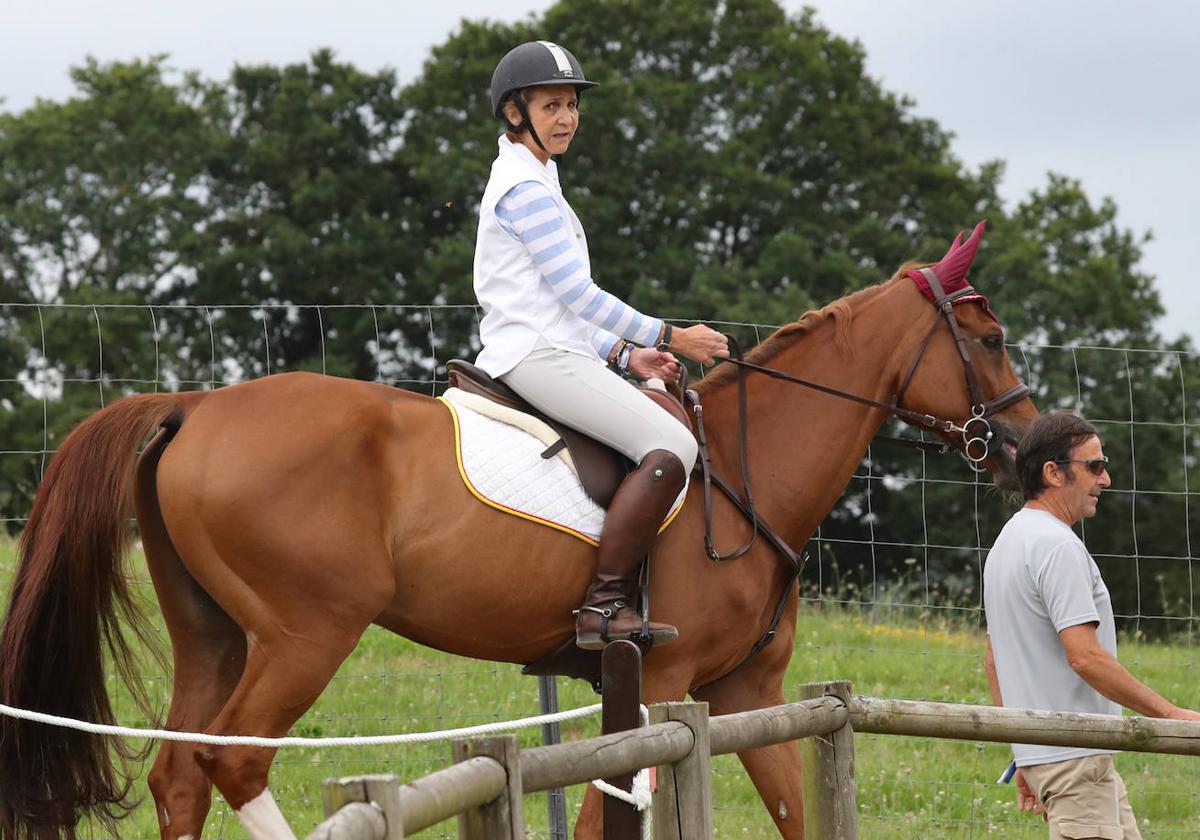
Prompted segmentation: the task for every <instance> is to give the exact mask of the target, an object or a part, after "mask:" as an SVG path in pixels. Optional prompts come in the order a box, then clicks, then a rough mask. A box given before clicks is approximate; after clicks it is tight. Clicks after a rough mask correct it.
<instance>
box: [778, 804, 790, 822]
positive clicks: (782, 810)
mask: <svg viewBox="0 0 1200 840" xmlns="http://www.w3.org/2000/svg"><path fill="white" fill-rule="evenodd" d="M787 818H788V809H787V803H786V802H784V801H783V800H782V799H780V800H779V821H780V822H783V821H784V820H786V819H787Z"/></svg>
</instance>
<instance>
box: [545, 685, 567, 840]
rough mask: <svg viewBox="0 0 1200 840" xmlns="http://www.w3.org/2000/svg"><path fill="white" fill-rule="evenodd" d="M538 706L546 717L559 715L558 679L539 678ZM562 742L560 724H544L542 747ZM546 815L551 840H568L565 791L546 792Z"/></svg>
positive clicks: (552, 790)
mask: <svg viewBox="0 0 1200 840" xmlns="http://www.w3.org/2000/svg"><path fill="white" fill-rule="evenodd" d="M538 705H539V706H540V708H541V710H542V714H544V715H554V714H558V682H557V677H546V676H543V677H538ZM561 741H562V736H561V731H560V730H559V726H558V723H557V722H555V723H543V724H542V745H543V746H547V747H548V746H551V745H552V744H558V743H560V742H561ZM546 814H547V817H548V818H549V823H548V825H549V830H550V840H568V838H567V797H566V794H565V793H564V792H563V789H562V788H560V787H558V788H551V789H550V790H548V791H546Z"/></svg>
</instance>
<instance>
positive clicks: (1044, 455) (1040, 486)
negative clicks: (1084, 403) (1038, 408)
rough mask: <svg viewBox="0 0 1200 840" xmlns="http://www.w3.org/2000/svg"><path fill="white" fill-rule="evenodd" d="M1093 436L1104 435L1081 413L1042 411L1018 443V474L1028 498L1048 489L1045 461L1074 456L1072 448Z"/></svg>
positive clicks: (1027, 499) (1033, 497)
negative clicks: (1081, 415)
mask: <svg viewBox="0 0 1200 840" xmlns="http://www.w3.org/2000/svg"><path fill="white" fill-rule="evenodd" d="M1092 437H1100V433H1099V432H1097V431H1096V427H1095V426H1093V425H1092V424H1091V423H1089V422H1088V421H1086V420H1084V419H1083V418H1082V417H1080V416H1079V415H1078V414H1072V413H1071V412H1069V411H1048V412H1046V413H1045V414H1039V415H1038V417H1037V419H1036V420H1034V421H1033V423H1031V424H1030V426H1029V428H1028V429H1026V430H1025V434H1024V435H1022V436H1021V443H1020V444H1019V445H1018V446H1017V476H1018V477H1019V478H1020V479H1021V492H1022V493H1023V494H1024V496H1025V500H1026V501H1029V500H1030V499H1036V498H1037V497H1038V495H1039V494H1040V493H1041V492H1042V491H1043V490H1045V489H1046V479H1045V478H1044V477H1043V476H1042V465H1043V464H1045V463H1046V462H1047V461H1065V460H1066V459H1068V458H1070V457H1071V450H1072V449H1074V448H1075V447H1076V446H1079V444H1081V443H1083V442H1084V441H1086V440H1087V439H1088V438H1092Z"/></svg>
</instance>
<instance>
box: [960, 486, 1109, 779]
mask: <svg viewBox="0 0 1200 840" xmlns="http://www.w3.org/2000/svg"><path fill="white" fill-rule="evenodd" d="M983 606H984V610H985V611H986V613H987V625H988V636H989V637H990V638H991V641H992V653H993V656H994V657H995V661H996V676H997V677H998V678H999V680H1000V694H1001V696H1002V697H1003V698H1004V705H1005V706H1009V707H1013V708H1026V709H1046V710H1051V711H1064V712H1088V713H1093V714H1103V715H1119V714H1121V706H1120V705H1119V704H1118V703H1114V702H1113V701H1112V700H1109V699H1108V698H1106V697H1104V696H1103V695H1102V694H1100V693H1099V692H1098V691H1096V690H1095V689H1094V688H1092V687H1091V686H1090V685H1088V684H1087V683H1086V682H1084V680H1083V679H1082V678H1081V677H1080V676H1079V675H1078V674H1076V673H1075V672H1074V671H1072V670H1071V666H1070V665H1069V664H1068V663H1067V656H1066V652H1065V651H1064V650H1063V646H1062V641H1061V640H1060V639H1059V637H1058V633H1059V631H1060V630H1063V629H1065V628H1067V627H1074V626H1075V625H1077V624H1086V623H1088V622H1097V623H1098V626H1097V628H1096V637H1097V639H1098V640H1099V642H1100V644H1101V646H1103V648H1104V649H1105V650H1107V651H1108V652H1109V653H1111V654H1112V655H1113V656H1114V657H1115V656H1116V655H1117V633H1116V627H1115V625H1114V624H1113V613H1112V602H1111V600H1110V599H1109V597H1108V587H1106V586H1105V585H1104V580H1103V579H1102V578H1101V577H1100V570H1099V569H1098V568H1096V561H1094V560H1093V559H1092V556H1091V555H1090V554H1088V551H1087V549H1086V548H1085V547H1084V545H1083V542H1082V541H1081V540H1080V539H1079V537H1078V536H1076V534H1075V532H1074V531H1072V530H1071V529H1070V527H1068V526H1067V524H1066V523H1065V522H1063V521H1062V520H1061V519H1059V518H1058V517H1056V516H1054V515H1053V514H1050V513H1047V512H1045V511H1043V510H1036V509H1034V508H1028V507H1027V508H1022V509H1021V510H1019V511H1018V512H1017V513H1016V515H1015V516H1013V518H1012V519H1010V520H1009V521H1008V524H1006V525H1005V526H1004V528H1003V530H1001V531H1000V535H999V536H998V537H997V538H996V544H995V545H993V546H992V550H991V551H989V552H988V556H987V563H986V565H985V566H984V570H983ZM1012 749H1013V755H1014V756H1015V758H1016V760H1017V766H1019V767H1025V766H1028V765H1033V764H1049V763H1050V762H1054V761H1066V760H1067V759H1071V758H1080V757H1082V756H1085V755H1095V754H1097V753H1109V752H1112V750H1094V749H1084V748H1079V747H1049V746H1038V745H1034V744H1013V745H1012Z"/></svg>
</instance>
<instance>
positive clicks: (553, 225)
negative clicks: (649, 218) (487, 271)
mask: <svg viewBox="0 0 1200 840" xmlns="http://www.w3.org/2000/svg"><path fill="white" fill-rule="evenodd" d="M496 219H497V221H498V222H499V223H500V227H501V228H503V229H504V231H505V233H507V234H508V235H509V236H511V237H513V238H514V239H516V240H518V241H520V242H521V243H522V244H523V245H524V246H525V247H526V248H527V249H528V250H529V253H530V254H532V255H533V261H534V264H535V265H536V266H537V269H538V271H539V272H541V275H542V278H543V279H544V280H545V281H546V284H547V285H548V286H549V287H550V290H551V291H552V292H553V293H554V295H555V296H556V297H557V298H558V299H559V301H561V302H562V304H563V305H564V306H566V307H567V308H568V309H570V310H571V311H572V312H574V313H575V314H576V315H578V316H579V317H580V318H582V319H583V320H585V321H587V322H588V323H590V324H592V325H594V326H596V327H598V328H599V329H601V330H603V331H604V332H605V333H608V334H609V335H611V336H612V338H608V339H605V340H603V341H602V342H601V343H600V346H599V347H598V348H597V349H598V350H599V351H600V356H601V358H603V357H605V356H607V355H608V352H609V351H610V350H611V349H612V346H613V344H614V343H615V342H616V337H618V336H619V337H621V338H626V339H629V340H630V341H632V342H634V343H636V344H641V345H642V346H651V345H653V344H654V342H655V341H656V340H657V339H658V335H659V332H660V331H661V330H662V321H660V320H659V319H657V318H651V317H649V316H647V315H643V314H642V313H640V312H638V311H637V310H636V309H634V308H633V307H632V306H629V305H628V304H626V303H624V302H623V301H621V300H620V299H619V298H617V297H616V296H614V295H611V294H609V293H608V292H606V291H604V290H603V289H601V288H600V287H599V286H597V285H596V283H595V281H593V280H592V278H591V277H589V276H588V274H587V269H586V263H585V262H584V259H583V255H582V253H580V250H579V247H578V246H577V245H576V244H575V241H574V239H573V237H572V236H571V232H570V231H569V230H568V229H567V227H566V226H565V225H564V224H563V221H562V216H561V214H560V212H559V209H558V205H557V203H556V202H555V200H554V197H553V196H552V195H551V194H550V190H549V188H548V187H547V186H546V185H545V184H542V183H540V182H538V181H523V182H521V183H520V184H517V185H516V186H515V187H513V188H512V189H510V190H509V191H508V192H507V193H505V194H504V196H503V197H502V198H501V199H500V201H499V202H497V204H496Z"/></svg>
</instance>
